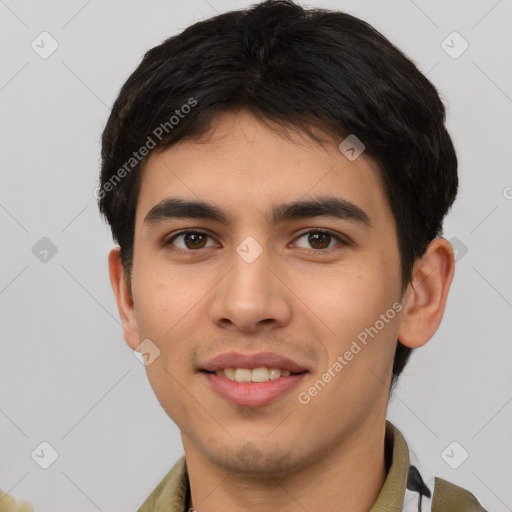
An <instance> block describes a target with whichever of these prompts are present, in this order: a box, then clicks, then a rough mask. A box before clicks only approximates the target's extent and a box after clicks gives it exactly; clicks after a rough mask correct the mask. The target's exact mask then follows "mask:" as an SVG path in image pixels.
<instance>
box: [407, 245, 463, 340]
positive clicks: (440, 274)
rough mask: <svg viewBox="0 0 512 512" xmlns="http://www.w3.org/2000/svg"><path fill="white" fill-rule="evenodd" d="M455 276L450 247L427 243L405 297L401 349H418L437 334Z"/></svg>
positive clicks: (452, 254)
mask: <svg viewBox="0 0 512 512" xmlns="http://www.w3.org/2000/svg"><path fill="white" fill-rule="evenodd" d="M454 272H455V256H454V251H453V247H452V246H451V244H450V242H448V240H445V239H444V238H435V239H434V240H432V242H430V244H429V245H428V247H427V250H426V252H425V254H424V255H423V256H422V257H421V258H420V259H419V260H417V261H416V263H415V264H414V267H413V271H412V279H411V282H410V283H409V286H408V287H407V290H406V292H405V295H404V312H403V315H402V320H401V322H400V327H399V329H398V340H399V341H400V343H402V345H405V346H407V347H410V348H418V347H421V346H422V345H425V343H427V341H429V340H430V338H432V336H433V335H434V333H435V332H436V331H437V329H438V327H439V325H440V324H441V320H442V318H443V313H444V309H445V306H446V300H447V298H448V291H449V290H450V285H451V283H452V280H453V274H454Z"/></svg>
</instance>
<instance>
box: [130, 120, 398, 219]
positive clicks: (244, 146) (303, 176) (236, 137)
mask: <svg viewBox="0 0 512 512" xmlns="http://www.w3.org/2000/svg"><path fill="white" fill-rule="evenodd" d="M341 141H342V140H341V139H340V140H339V141H336V140H332V141H328V142H327V143H325V144H322V145H320V144H319V143H318V142H316V141H314V140H312V139H311V138H310V137H308V136H306V135H305V134H304V133H302V132H301V131H299V130H298V129H296V130H293V129H290V130H288V131H287V133H286V135H285V134H283V133H282V131H281V132H279V131H276V130H275V129H273V128H272V127H270V126H268V125H267V124H266V123H262V122H261V121H259V120H258V119H257V118H255V117H254V116H253V115H251V114H250V113H246V112H237V113H223V114H219V115H218V116H217V117H216V118H215V121H214V122H213V123H212V126H211V130H210V132H209V134H208V137H207V138H203V139H199V140H186V141H183V142H180V143H178V144H175V145H174V146H171V147H170V148H167V149H165V150H164V151H162V152H158V153H155V152H153V153H152V154H151V155H150V157H149V158H148V160H147V162H146V164H145V166H143V169H142V170H141V172H142V175H141V185H140V191H139V198H138V206H137V216H136V217H137V218H136V224H137V225H138V224H141V223H142V222H143V221H144V219H145V218H146V216H147V214H148V212H150V210H151V209H152V208H154V207H155V205H157V204H158V203H160V202H162V201H163V200H165V199H166V198H176V197H179V198H183V199H186V200H188V201H199V202H208V203H210V204H212V205H215V206H217V207H218V208H219V209H222V210H223V211H224V212H225V214H226V215H225V219H229V220H230V221H233V222H241V221H243V220H246V221H248V222H259V221H261V222H266V223H269V222H270V219H271V218H274V219H275V213H276V209H277V208H278V207H279V205H283V204H285V203H286V204H290V203H291V202H294V201H295V202H296V201H298V200H300V199H302V200H307V199H311V198H312V197H327V196H330V197H332V196H335V197H339V198H340V199H342V200H344V201H345V202H347V203H350V204H352V205H354V206H356V207H357V208H359V209H360V210H361V211H363V212H364V213H366V214H367V216H368V217H369V218H370V220H372V219H375V220H376V221H379V220H381V221H386V219H387V220H388V221H391V222H392V221H393V219H392V216H391V212H390V209H389V205H388V201H387V198H386V196H385V193H384V189H383V186H382V183H381V180H380V178H379V176H378V172H377V167H376V164H375V163H374V162H373V160H372V159H370V158H369V157H367V156H366V155H364V153H363V154H362V155H361V156H359V157H358V158H356V159H355V160H352V161H351V160H349V159H348V158H347V157H346V156H345V155H344V154H342V153H341V151H340V150H339V149H338V145H339V143H340V142H341ZM258 217H261V218H260V219H258ZM225 219H224V220H225Z"/></svg>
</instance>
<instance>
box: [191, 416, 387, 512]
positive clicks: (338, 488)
mask: <svg viewBox="0 0 512 512" xmlns="http://www.w3.org/2000/svg"><path fill="white" fill-rule="evenodd" d="M182 439H183V444H184V448H185V458H186V461H187V472H188V475H189V481H190V488H191V502H190V503H189V504H188V506H187V510H190V509H191V508H192V507H193V508H194V509H195V510H197V511H198V512H214V511H215V512H217V511H218V510H222V511H225V512H235V511H239V510H248V511H251V512H266V511H268V510H269V509H277V510H280V511H281V512H304V510H344V511H347V512H368V510H370V509H371V507H372V505H373V504H374V503H375V500H376V499H377V496H378V494H379V492H380V489H381V488H382V485H383V484H384V481H385V479H386V473H387V464H386V457H385V417H384V418H383V419H381V420H380V421H379V422H377V421H375V418H373V422H367V423H365V424H363V425H361V426H360V428H358V430H357V432H353V433H351V434H350V435H349V436H347V437H345V438H344V439H343V440H342V442H340V443H338V445H337V446H336V447H330V449H328V450H326V454H325V455H324V456H321V457H319V458H317V459H316V460H315V461H314V462H312V463H311V464H308V465H305V466H304V467H303V468H302V469H300V470H297V471H294V472H292V473H289V474H285V475H284V476H280V477H271V478H261V477H256V478H254V477H251V476H240V475H237V474H233V473H231V472H228V471H226V470H225V469H223V468H221V467H219V466H218V465H215V464H213V463H212V462H211V461H209V460H208V459H206V458H205V457H204V455H203V454H202V453H201V452H200V451H199V450H198V449H197V446H196V445H194V444H193V443H192V442H191V440H190V439H189V438H188V437H186V436H184V435H183V434H182Z"/></svg>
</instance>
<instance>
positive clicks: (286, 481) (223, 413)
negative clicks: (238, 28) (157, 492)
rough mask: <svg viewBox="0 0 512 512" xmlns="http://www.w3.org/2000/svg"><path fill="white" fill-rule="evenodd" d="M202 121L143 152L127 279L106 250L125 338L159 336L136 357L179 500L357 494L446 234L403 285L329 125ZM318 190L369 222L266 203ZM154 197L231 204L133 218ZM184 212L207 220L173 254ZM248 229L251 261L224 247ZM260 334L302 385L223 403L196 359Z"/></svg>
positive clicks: (246, 118) (365, 504)
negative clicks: (180, 466)
mask: <svg viewBox="0 0 512 512" xmlns="http://www.w3.org/2000/svg"><path fill="white" fill-rule="evenodd" d="M212 128H213V131H212V134H213V137H211V138H209V139H205V140H202V141H186V142H182V143H179V144H177V145H175V146H173V147H171V148H168V149H166V150H165V151H163V152H161V153H153V154H152V155H151V156H150V157H149V159H148V161H147V164H146V166H145V167H144V169H143V175H142V184H141V189H140V195H139V198H138V204H137V213H136V225H135V245H134V262H133V274H132V282H131V293H130V287H129V286H128V283H127V282H126V279H125V275H124V273H123V267H122V262H121V259H120V256H119V248H118V247H116V248H114V249H112V251H111V253H110V255H109V269H110V278H111V283H112V287H113V291H114V294H115V297H116V301H117V305H118V308H119V314H120V317H121V319H122V322H123V326H124V336H125V340H126V342H127V344H128V346H129V347H130V348H131V349H136V347H137V346H138V345H139V344H140V343H141V340H143V339H146V338H148V339H150V340H151V341H152V342H153V343H154V344H155V345H157V346H158V348H159V350H160V357H158V358H157V359H155V361H154V362H153V363H152V364H150V365H149V366H147V367H146V370H147V375H148V378H149V381H150V383H151V386H152V388H153V390H154V392H155V394H156V396H157V398H158V400H159V401H160V404H161V405H162V407H163V408H164V410H165V411H166V412H167V414H168V415H169V416H170V418H171V419H172V420H173V421H174V422H175V423H176V424H177V425H178V427H179V428H180V431H181V434H182V440H183V445H184V450H185V455H186V460H187V468H188V473H189V478H190V483H191V494H192V503H191V504H189V505H190V506H192V505H193V506H194V507H195V509H197V510H198V511H199V512H210V511H212V512H213V511H218V510H223V511H227V512H229V511H235V510H250V511H262V512H263V511H266V510H268V509H269V508H270V507H271V508H272V509H279V510H282V511H285V512H288V511H299V510H300V511H303V510H346V511H353V512H358V511H360V512H363V511H368V510H369V509H370V508H371V506H372V505H373V503H374V502H375V500H376V498H377V496H378V494H379V491H380V489H381V487H382V485H383V483H384V480H385V477H386V466H385V460H384V435H385V420H386V409H387V403H388V396H389V386H390V383H391V375H392V374H391V370H392V364H393V357H394V350H395V346H396V340H397V338H398V339H400V341H401V342H402V343H403V344H404V345H407V346H409V347H411V348H417V347H420V346H422V345H424V344H425V343H427V341H428V340H429V339H430V338H431V337H432V336H433V334H434V333H435V331H436V330H437V328H438V326H439V324H440V322H441V319H442V316H443V312H444V308H445V305H446V299H447V294H448V291H449V287H450V284H451V281H452V278H453V273H454V255H453V250H452V247H451V246H450V244H449V243H448V242H447V241H446V240H444V239H441V238H436V239H435V240H433V241H432V242H431V244H430V245H429V246H428V249H427V251H426V253H425V255H424V256H423V257H422V258H421V259H420V260H418V261H417V262H416V264H415V266H414V270H413V276H412V280H411V283H410V284H409V286H408V288H407V290H406V292H405V294H404V295H403V296H402V294H401V279H400V259H399V252H398V245H397V237H396V233H395V221H394V218H393V215H392V213H391V210H390V207H389V203H388V200H387V198H386V195H385V193H384V189H383V187H382V184H381V182H380V180H379V178H378V176H377V174H376V172H375V169H374V164H373V163H372V161H371V160H370V159H369V158H367V157H366V155H365V154H364V153H363V154H362V155H361V156H360V157H358V158H357V159H356V160H354V161H350V160H348V159H347V158H346V157H345V156H344V155H343V154H342V153H341V152H340V151H339V150H338V148H337V145H338V144H339V142H341V141H334V140H333V141H332V142H330V143H329V144H326V145H324V146H321V145H319V144H317V143H316V142H314V141H312V140H311V139H309V138H307V137H306V136H304V135H303V134H301V133H300V132H298V131H295V130H291V131H290V137H285V136H283V134H279V133H276V131H275V130H272V129H271V127H270V126H269V125H267V124H262V123H261V122H260V121H258V120H257V119H256V118H254V117H253V116H252V115H251V114H249V113H247V112H244V111H239V112H237V113H224V114H221V115H218V116H217V118H216V119H215V122H214V124H213V127H212ZM333 194H334V195H336V196H339V197H342V198H344V199H346V200H349V201H351V202H353V203H354V204H356V205H358V206H359V207H360V208H362V209H363V210H364V211H365V212H366V213H367V214H368V215H369V217H370V219H371V223H372V227H371V228H368V227H365V226H363V225H361V224H358V223H355V222H353V221H349V220H346V219H335V218H330V217H316V218H309V219H298V220H292V221H286V222H284V223H282V224H280V225H277V226H271V225H269V224H268V223H267V221H266V219H265V213H266V212H267V211H268V210H269V209H270V207H271V205H272V204H280V203H284V202H289V201H292V200H298V199H307V198H313V197H318V196H321V195H333ZM166 197H181V198H184V199H190V200H194V199H201V200H208V201H209V202H211V203H214V204H216V205H218V206H221V207H223V208H225V209H227V210H229V212H230V213H232V214H233V216H234V218H235V223H234V224H233V225H225V224H222V223H218V222H216V221H210V220H197V219H190V220H187V219H170V220H168V221H165V222H162V223H159V224H157V225H155V226H152V227H149V226H144V225H143V220H144V218H145V216H146V214H147V213H148V211H149V210H150V209H151V208H152V207H153V206H154V205H156V204H157V203H158V202H160V201H161V200H162V199H164V198H166ZM191 228H194V229H198V230H200V231H202V232H206V233H207V234H208V235H210V238H208V237H207V238H206V240H205V242H204V247H203V248H200V249H195V248H194V247H196V246H195V245H194V244H193V243H190V242H189V243H188V245H186V239H185V237H183V236H182V237H178V238H177V239H174V247H177V248H181V249H183V250H185V251H188V253H187V254H183V255H181V254H177V253H176V252H173V250H172V247H173V246H172V245H171V244H169V245H167V246H162V244H161V242H162V241H164V240H167V241H168V240H169V239H170V238H171V235H173V234H175V233H177V232H178V231H180V230H183V229H191ZM314 228H324V229H328V230H331V231H332V232H333V233H334V234H335V233H338V234H339V235H340V236H342V237H343V236H344V237H348V238H349V240H350V243H349V244H345V245H340V242H339V241H338V240H336V239H335V238H331V239H329V237H327V241H326V242H325V245H328V246H329V248H334V249H331V250H330V252H322V250H323V251H326V249H322V248H320V249H318V247H323V246H322V245H321V244H322V243H323V241H322V240H321V241H320V242H317V244H316V245H314V240H313V242H308V234H307V233H308V229H310V230H311V231H314ZM304 233H306V235H305V236H303V235H304ZM248 236H251V237H253V238H254V239H255V240H256V241H257V242H258V243H259V244H260V246H261V247H262V248H263V252H262V254H261V255H260V256H259V257H258V258H257V259H256V260H255V261H254V262H252V263H250V264H249V263H247V262H246V261H245V260H244V259H242V258H241V257H240V256H239V254H238V253H237V252H236V248H237V246H238V245H239V244H240V243H241V242H242V240H244V239H245V238H246V237H248ZM196 243H197V242H196ZM308 249H309V252H308ZM315 249H316V252H315ZM313 252H315V254H312V253H313ZM394 303H400V304H402V310H401V311H400V312H399V313H398V314H397V315H396V316H395V317H394V318H393V319H392V320H389V322H388V323H386V324H385V327H384V328H382V329H381V330H380V331H379V333H378V335H376V336H375V337H374V338H373V339H370V341H369V343H368V344H367V346H365V347H364V348H363V349H362V350H361V351H360V352H359V353H358V354H357V356H355V357H354V358H353V359H352V360H351V361H350V362H349V363H348V364H347V365H346V366H345V367H344V368H343V370H342V371H341V372H339V373H338V374H337V375H336V377H335V378H332V380H331V381H330V382H329V383H328V384H327V385H326V386H325V387H324V388H323V389H322V391H321V392H319V393H318V394H317V396H315V397H314V398H312V399H311V401H310V402H309V403H308V404H306V405H304V404H301V403H300V402H299V401H298V399H297V394H298V393H299V392H300V391H304V390H306V391H307V389H308V388H309V387H310V386H311V385H312V384H313V383H314V382H315V381H317V380H318V379H319V378H321V376H322V374H324V373H325V372H326V371H327V369H328V368H329V367H330V366H332V365H333V363H334V362H335V361H336V359H337V357H338V356H339V355H340V354H344V353H345V352H346V350H348V349H349V347H350V345H351V343H352V341H353V340H355V339H356V338H357V335H358V334H359V333H360V332H361V331H363V330H364V329H365V328H366V327H369V326H373V325H374V324H375V322H376V321H377V320H378V319H379V318H380V315H381V314H383V313H385V312H386V310H388V309H389V308H391V307H392V305H393V304H394ZM263 350H265V351H266V350H269V351H275V352H278V353H279V354H283V355H286V356H288V357H291V358H292V359H294V360H296V361H298V362H300V363H302V364H303V365H305V366H306V367H307V368H308V369H309V373H308V374H307V375H306V377H305V378H304V379H303V381H302V382H301V384H300V386H299V388H297V389H294V390H293V391H291V392H289V393H286V394H285V395H284V396H282V397H280V398H279V399H278V400H277V401H275V402H274V403H271V404H268V405H265V406H261V407H253V408H249V407H240V406H234V405H232V404H230V403H228V402H227V401H226V400H225V399H223V398H222V397H220V396H219V395H218V394H217V393H216V392H215V391H214V390H213V389H212V388H211V386H210V385H209V384H208V382H207V381H206V379H205V378H204V375H203V374H202V373H201V372H199V371H198V368H199V367H200V365H201V364H202V363H205V362H206V361H207V360H209V359H211V358H212V357H214V356H216V355H217V354H220V353H224V352H231V351H239V352H251V353H254V352H259V351H263ZM247 443H252V444H253V445H254V446H255V447H256V448H257V450H258V453H259V454H260V457H259V459H258V460H257V461H256V462H254V463H247V462H244V461H243V460H241V459H240V458H239V457H237V453H238V452H239V450H241V449H242V448H243V447H244V446H245V445H246V444H247ZM370 461H371V463H370Z"/></svg>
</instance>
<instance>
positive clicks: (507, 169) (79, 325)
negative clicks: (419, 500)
mask: <svg viewBox="0 0 512 512" xmlns="http://www.w3.org/2000/svg"><path fill="white" fill-rule="evenodd" d="M247 5H250V2H247V1H242V2H237V1H235V0H208V1H206V0H190V1H187V2H178V1H173V2H170V1H167V2H165V1H152V2H142V1H129V2H128V1H121V0H109V1H107V2H105V1H103V2H100V1H99V0H89V1H88V2H87V1H84V0H73V1H67V2H63V1H62V2H57V1H53V2H49V1H47V2H37V1H35V0H30V1H28V0H27V1H18V2H16V1H14V0H0V48H1V50H0V51H1V58H2V60H1V66H0V123H1V132H0V136H1V142H0V152H1V153H0V165H1V182H0V183H1V185H0V226H1V241H2V242H1V249H2V250H1V256H0V261H1V264H0V308H1V350H0V433H1V436H0V489H2V490H4V491H6V492H9V493H11V494H12V495H14V496H15V497H16V498H17V499H22V498H24V499H27V500H29V501H30V502H32V503H33V504H34V506H35V508H36V510H38V511H41V512H46V511H50V510H52V511H64V510H74V511H75V512H85V511H96V510H100V511H104V512H107V511H121V510H136V508H137V507H138V506H139V505H140V504H141V503H142V501H143V500H144V499H145V498H146V497H147V495H148V494H149V493H150V491H151V490H152V489H153V488H154V487H155V485H156V484H157V483H158V482H159V481H160V479H161V478H162V477H163V476H164V475H165V473H166V472H167V471H168V470H169V469H170V467H171V466H172V465H173V464H174V462H175V461H176V459H177V458H178V457H179V456H180V455H181V454H182V453H183V452H182V446H181V440H180V438H179V433H178V429H177V427H176V426H175V425H174V424H173V423H172V422H171V420H169V418H168V417H167V416H166V414H165V413H164V411H163V410H162V409H161V407H160V405H159V404H158V402H157V400H156V398H155V397H154V395H153V392H152V390H151V388H150V386H149V384H148V381H147V378H146V374H145V371H144V367H143V365H141V364H140V363H139V361H138V360H137V359H136V358H135V357H134V355H133V353H132V351H131V350H130V349H129V348H128V347H127V345H126V344H125V342H124V339H123V336H122V328H121V325H120V322H119V320H118V315H117V309H116V306H115V302H114V298H113V294H112V291H111V288H110V283H109V278H108V272H107V252H108V250H109V249H110V248H111V247H112V245H113V244H112V240H111V236H110V231H109V228H108V227H107V226H106V225H105V224H104V222H103V220H102V219H101V218H100V216H99V213H98V211H97V208H96V202H95V198H94V197H93V189H94V188H95V186H96V180H97V174H98V169H99V151H100V145H99V138H100V134H101V131H102V128H103V126H104V124H105V122H106V119H107V116H108V113H109V106H110V105H111V104H112V103H113V101H114V99H115V98H116V96H117V93H118V91H119V88H120V87H121V85H122V84H123V83H124V81H125V80H126V78H127V77H128V75H129V74H130V73H131V72H132V70H133V69H134V68H135V67H136V66H137V65H138V63H139V62H140V59H141V58H142V56H143V54H144V53H145V51H147V50H148V49H149V48H151V47H153V46H154V45H156V44H158V43H160V42H161V41H163V40H164V39H166V38H167V37H169V36H170V35H172V34H175V33H177V32H178V31H181V30H182V29H183V28H185V27H186V26H188V25H189V24H191V23H192V22H194V21H197V20H200V19H204V18H208V17H210V16H212V15H215V14H216V13H220V12H223V11H226V10H231V9H234V8H242V7H244V6H247ZM304 5H309V6H317V7H330V8H335V9H340V10H345V11H347V12H349V13H351V14H354V15H356V16H359V17H361V18H362V19H364V20H366V21H368V22H369V23H371V24H372V25H374V26H375V27H376V28H377V29H378V30H380V31H382V32H383V33H384V35H386V36H387V37H388V38H389V39H390V40H391V41H392V42H394V43H395V44H396V45H397V46H398V47H400V48H401V49H402V50H404V51H405V53H406V54H407V55H408V56H409V57H410V58H412V59H413V60H414V61H415V62H416V63H417V65H418V67H419V68H420V69H421V70H422V71H423V72H424V73H426V74H427V75H428V77H429V79H430V80H432V82H433V83H434V84H435V85H436V86H437V87H438V89H439V90H440V92H441V94H442V97H443V100H444V102H445V104H446V106H447V108H448V128H449V130H450V133H451V134H452V136H453V140H454V143H455V146H456V149H457V153H458V157H459V163H460V167H459V173H460V182H461V186H460V192H459V196H458V199H457V201H456V203H455V206H454V208H453V210H452V212H451V213H450V215H449V217H448V219H447V222H446V224H445V237H446V238H449V239H451V238H452V237H457V239H458V242H457V243H458V245H459V247H462V248H463V250H462V251H459V258H460V259H459V261H458V262H457V269H456V275H455V279H454V283H453V286H452V290H451V293H450V296H449V300H448V306H447V310H446V313H445V317H444V320H443V324H442V326H441V328H440V329H439V331H438V332H437V333H436V335H435V336H434V338H433V339H432V340H431V341H430V343H428V344H427V346H426V347H424V348H422V349H420V350H417V351H416V352H415V354H414V356H413V358H412V360H411V362H410V364H409V366H408V368H407V370H406V371H405V374H404V375H403V376H402V378H401V384H400V388H399V391H398V394H397V396H396V398H395V399H394V400H393V402H392V403H391V404H390V409H389V414H388V417H389V418H390V419H391V420H392V421H394V423H395V424H396V425H397V426H398V427H399V428H400V429H401V430H402V432H403V433H404V435H405V437H406V439H407V440H408V442H409V447H410V450H411V452H414V454H415V455H416V456H417V457H418V458H419V460H420V469H421V471H422V474H423V477H424V478H425V480H427V481H429V482H430V483H432V479H433V477H434V476H440V477H442V478H445V479H448V480H450V481H452V482H454V483H457V484H459V485H462V486H463V487H466V488H468V489H469V490H471V491H472V492H473V493H474V494H476V496H477V497H478V498H479V499H480V501H481V503H482V504H483V505H484V506H485V507H486V508H488V509H489V510H492V511H504V510H511V509H512V486H511V485H510V484H511V481H512V476H511V475H512V440H511V432H512V429H511V426H512V372H511V371H510V366H511V359H512V358H511V355H512V349H511V342H512V339H511V333H512V325H511V324H512V322H511V319H512V272H511V270H510V268H511V267H510V262H511V258H510V256H511V253H512V251H511V249H512V234H511V233H512V230H511V220H512V200H511V198H512V188H510V187H512V173H511V143H512V140H511V120H512V72H511V69H512V66H511V64H512V63H511V60H512V58H511V48H512V36H511V33H512V31H511V28H512V1H511V0H499V1H496V0H478V1H475V0H473V1H467V0H457V1H454V0H451V1H450V2H446V1H444V0H435V1H433V0H430V1H427V0H414V1H412V0H394V1H384V0H380V1H377V0H359V1H356V0H352V1H348V0H347V1H342V0H338V1H335V0H332V1H330V2H323V1H322V2H315V1H310V2H308V3H306V2H304ZM43 31H47V32H49V33H50V34H51V36H52V37H53V38H54V39H55V40H56V41H57V42H58V44H59V47H58V49H57V50H56V51H55V53H53V54H52V55H51V56H50V57H49V58H47V59H42V58H41V57H40V56H39V55H38V54H37V53H36V52H35V51H34V50H33V49H32V48H31V43H32V41H33V40H36V42H37V40H38V39H37V37H38V36H39V34H40V33H41V32H43ZM453 31H457V32H459V33H460V34H461V36H462V37H463V38H464V39H465V40H467V42H468V43H469V48H468V49H467V50H466V51H465V52H464V53H463V54H462V55H461V56H460V57H458V58H457V59H453V58H452V57H450V56H449V55H448V54H447V53H446V52H445V51H444V49H443V48H442V47H441V43H442V41H443V40H445V39H446V37H447V36H448V35H449V34H450V33H452V32H453ZM40 44H41V43H40ZM457 44H459V43H454V45H455V48H457V46H456V45H457ZM46 48H48V46H46ZM459 48H460V46H459ZM42 237H48V238H49V239H50V240H51V241H52V242H53V244H55V246H56V247H57V250H58V252H57V253H56V254H55V255H54V256H53V257H52V258H48V261H47V262H42V261H40V259H38V258H37V257H36V256H35V255H34V254H33V252H32V247H33V246H34V245H35V244H36V243H37V242H38V241H39V240H40V239H41V238H42ZM462 244H463V245H462ZM464 247H466V248H467V253H466V254H463V252H464ZM42 441H47V442H49V443H50V444H51V445H52V446H53V447H54V448H55V450H57V452H58V454H59V456H58V459H57V460H56V461H55V462H54V463H53V464H52V465H51V466H50V467H49V468H48V469H46V470H44V469H41V468H40V467H39V466H38V465H37V464H36V463H35V462H34V460H33V459H32V458H31V453H32V452H33V450H34V449H35V448H37V447H38V446H39V444H40V443H41V442H42ZM452 441H457V442H458V443H459V444H460V446H461V447H463V449H464V450H466V451H467V452H468V453H469V458H468V459H467V460H466V461H465V462H464V463H463V464H462V465H461V466H460V467H459V468H458V469H452V468H451V467H450V466H449V465H448V464H447V463H446V462H445V460H444V459H443V458H442V456H441V454H442V452H443V450H444V449H445V448H446V447H447V446H448V445H449V444H450V443H451V442H452ZM457 450H460V448H457V449H456V451H455V452H454V457H460V453H461V452H457Z"/></svg>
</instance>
